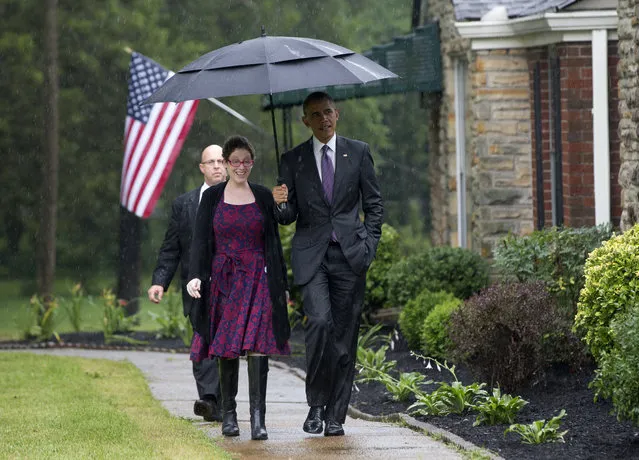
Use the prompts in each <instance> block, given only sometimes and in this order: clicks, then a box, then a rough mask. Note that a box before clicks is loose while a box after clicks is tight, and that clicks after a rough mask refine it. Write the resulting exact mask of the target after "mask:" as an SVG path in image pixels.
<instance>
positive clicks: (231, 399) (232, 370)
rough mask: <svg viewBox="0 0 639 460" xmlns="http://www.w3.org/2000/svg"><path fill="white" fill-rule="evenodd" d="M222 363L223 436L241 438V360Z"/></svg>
mask: <svg viewBox="0 0 639 460" xmlns="http://www.w3.org/2000/svg"><path fill="white" fill-rule="evenodd" d="M218 362H219V363H220V364H219V366H220V393H221V396H222V434H223V435H224V436H239V434H240V427H239V426H238V425H237V412H236V411H235V408H236V407H237V403H236V402H235V397H236V396H237V379H238V374H239V370H240V360H239V359H238V358H236V359H219V360H218Z"/></svg>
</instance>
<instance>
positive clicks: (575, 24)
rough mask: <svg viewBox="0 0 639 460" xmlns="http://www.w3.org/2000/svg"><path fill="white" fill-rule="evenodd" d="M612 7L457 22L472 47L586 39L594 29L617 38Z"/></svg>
mask: <svg viewBox="0 0 639 460" xmlns="http://www.w3.org/2000/svg"><path fill="white" fill-rule="evenodd" d="M617 25H618V18H617V12H616V11H615V10H598V11H575V12H565V13H543V14H538V15H533V16H527V17H525V18H515V19H509V20H507V21H471V22H456V23H455V27H456V28H457V30H458V32H459V34H460V35H461V36H462V37H463V38H467V39H469V40H470V41H471V48H472V49H473V50H482V49H504V48H526V47H530V46H539V45H547V44H552V43H560V42H568V41H582V40H589V39H590V38H589V37H590V36H591V34H592V31H593V30H608V31H609V32H610V33H609V34H608V37H609V40H616V39H617V34H616V30H617Z"/></svg>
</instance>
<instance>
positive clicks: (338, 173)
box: [333, 136, 353, 203]
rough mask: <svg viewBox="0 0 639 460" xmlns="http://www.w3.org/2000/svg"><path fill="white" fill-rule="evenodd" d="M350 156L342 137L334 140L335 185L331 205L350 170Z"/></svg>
mask: <svg viewBox="0 0 639 460" xmlns="http://www.w3.org/2000/svg"><path fill="white" fill-rule="evenodd" d="M352 161H353V158H352V155H351V154H350V153H349V152H348V151H347V149H346V146H345V143H344V140H343V139H342V137H340V136H337V139H336V140H335V185H333V203H334V202H335V198H336V197H337V196H339V195H338V193H339V192H340V188H341V186H342V184H343V182H344V178H345V177H346V176H347V175H348V172H349V171H350V169H351V162H352Z"/></svg>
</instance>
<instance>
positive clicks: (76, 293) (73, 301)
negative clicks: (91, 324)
mask: <svg viewBox="0 0 639 460" xmlns="http://www.w3.org/2000/svg"><path fill="white" fill-rule="evenodd" d="M69 294H70V297H69V298H68V299H64V301H63V303H62V305H63V306H64V309H65V310H66V312H67V317H68V318H69V322H70V323H71V326H72V327H73V330H74V331H75V332H80V330H81V328H82V307H83V306H84V305H85V303H87V302H88V301H89V299H88V298H87V297H86V296H85V295H84V290H83V289H82V284H81V283H76V284H74V285H73V286H72V287H71V288H70V289H69Z"/></svg>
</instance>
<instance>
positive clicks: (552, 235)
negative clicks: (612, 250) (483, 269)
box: [494, 224, 612, 323]
mask: <svg viewBox="0 0 639 460" xmlns="http://www.w3.org/2000/svg"><path fill="white" fill-rule="evenodd" d="M611 236H612V227H611V226H610V225H609V224H605V225H599V226H596V227H585V228H561V229H559V228H556V227H553V228H550V229H544V230H538V231H535V232H533V233H532V234H530V235H526V236H516V235H509V236H507V237H506V238H504V239H503V240H501V241H500V243H499V244H498V245H497V248H496V249H495V252H494V266H495V268H496V269H497V271H498V273H499V274H500V275H501V276H502V277H503V278H502V279H503V280H505V281H518V282H520V283H521V282H526V281H544V282H545V283H546V285H547V289H548V291H549V292H550V293H551V294H552V295H553V296H554V297H555V298H556V299H557V306H558V307H559V311H560V313H561V314H562V315H564V316H565V317H566V318H569V319H570V322H571V323H572V321H573V320H574V315H575V312H576V311H577V301H578V300H579V291H581V288H582V287H583V286H584V265H585V263H586V259H587V258H588V255H589V254H590V253H591V252H592V251H593V250H594V249H596V248H598V247H599V246H601V244H602V243H603V242H604V241H606V240H608V239H609V238H610V237H611Z"/></svg>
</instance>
